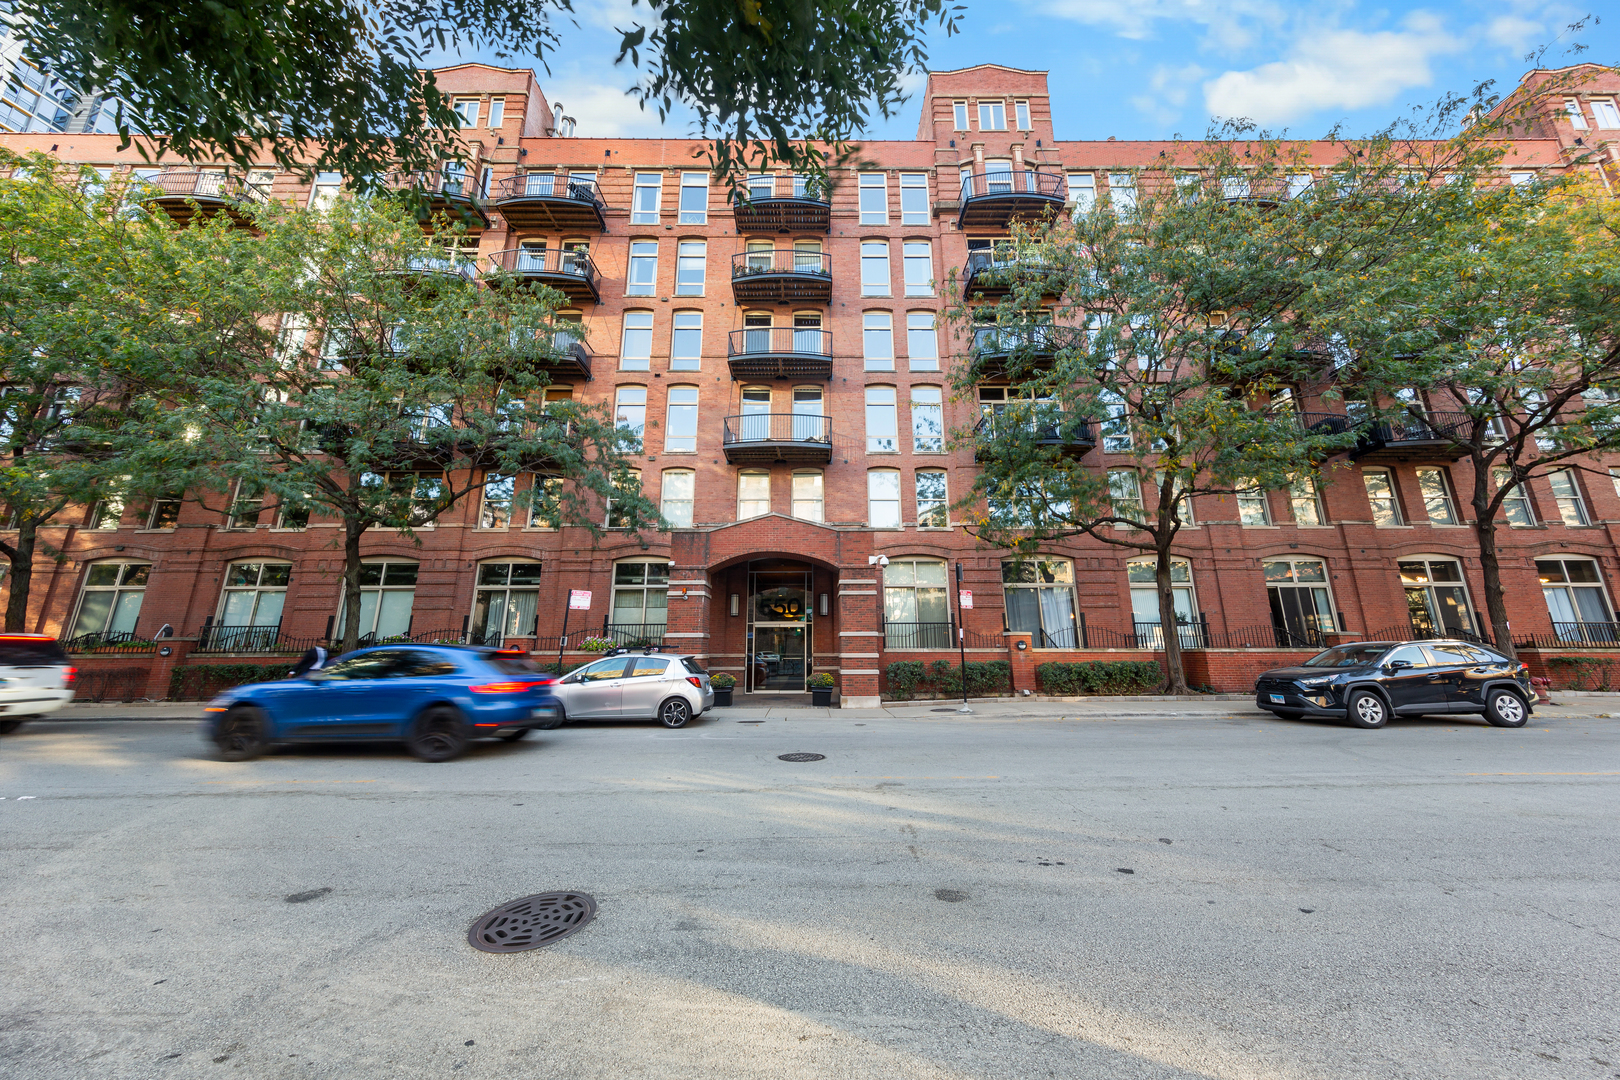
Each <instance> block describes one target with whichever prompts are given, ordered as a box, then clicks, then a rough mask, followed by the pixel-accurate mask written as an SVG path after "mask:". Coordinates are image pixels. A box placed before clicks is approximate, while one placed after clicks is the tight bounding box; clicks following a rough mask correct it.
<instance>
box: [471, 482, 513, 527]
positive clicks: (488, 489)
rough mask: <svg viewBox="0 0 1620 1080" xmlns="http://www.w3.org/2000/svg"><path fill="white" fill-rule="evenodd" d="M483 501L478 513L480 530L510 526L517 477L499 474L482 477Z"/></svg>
mask: <svg viewBox="0 0 1620 1080" xmlns="http://www.w3.org/2000/svg"><path fill="white" fill-rule="evenodd" d="M483 494H484V500H483V503H484V504H483V506H482V507H481V508H480V509H479V512H478V527H479V528H480V529H504V528H506V527H507V526H509V525H511V524H512V500H513V498H515V497H516V495H517V477H515V476H503V475H501V474H500V473H486V474H485V475H484V493H483Z"/></svg>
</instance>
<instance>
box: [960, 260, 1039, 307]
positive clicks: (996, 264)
mask: <svg viewBox="0 0 1620 1080" xmlns="http://www.w3.org/2000/svg"><path fill="white" fill-rule="evenodd" d="M1055 270H1056V267H1055V266H1053V265H1052V263H1050V262H1048V261H1047V260H1046V259H1044V258H1042V257H1041V256H1040V255H1037V254H1032V253H1025V254H1023V255H1019V254H1017V253H1015V252H1013V251H973V252H969V253H968V260H967V265H966V266H965V267H964V268H963V272H962V295H963V296H965V297H971V296H973V295H974V294H978V295H980V296H1003V295H1005V294H1006V293H1008V292H1010V291H1012V288H1013V287H1014V286H1015V285H1017V284H1019V283H1020V282H1021V281H1025V280H1028V279H1030V278H1036V279H1038V280H1039V281H1040V282H1041V284H1042V292H1043V294H1044V295H1047V296H1055V295H1056V294H1057V290H1058V287H1059V284H1060V283H1059V281H1058V278H1057V275H1056V274H1055Z"/></svg>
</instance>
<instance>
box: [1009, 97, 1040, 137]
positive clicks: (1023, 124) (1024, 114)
mask: <svg viewBox="0 0 1620 1080" xmlns="http://www.w3.org/2000/svg"><path fill="white" fill-rule="evenodd" d="M1013 111H1014V113H1015V114H1016V116H1017V120H1018V130H1019V131H1034V130H1035V127H1034V125H1033V124H1031V123H1030V122H1029V102H1027V101H1015V102H1013Z"/></svg>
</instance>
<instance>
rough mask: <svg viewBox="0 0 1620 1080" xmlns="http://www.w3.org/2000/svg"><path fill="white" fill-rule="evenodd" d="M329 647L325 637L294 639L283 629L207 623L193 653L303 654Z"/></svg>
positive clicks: (199, 633)
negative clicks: (317, 647)
mask: <svg viewBox="0 0 1620 1080" xmlns="http://www.w3.org/2000/svg"><path fill="white" fill-rule="evenodd" d="M317 645H319V646H321V647H322V648H325V647H327V645H328V641H327V639H326V637H325V636H323V635H316V636H314V637H293V636H291V635H289V634H284V633H282V630H281V625H280V624H279V623H278V624H277V625H275V626H229V625H226V624H224V623H214V622H207V623H204V624H203V628H202V629H201V630H199V631H197V646H196V648H194V649H192V650H191V651H192V652H194V653H302V652H305V651H306V650H308V649H311V648H314V647H315V646H317Z"/></svg>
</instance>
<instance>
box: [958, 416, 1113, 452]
mask: <svg viewBox="0 0 1620 1080" xmlns="http://www.w3.org/2000/svg"><path fill="white" fill-rule="evenodd" d="M973 434H974V437H975V439H976V441H977V444H978V445H977V447H976V449H975V455H976V456H978V457H979V458H980V459H981V460H982V459H983V458H984V457H986V456H987V455H989V454H994V453H996V449H995V445H994V440H996V439H1012V438H1016V439H1020V440H1023V439H1029V440H1031V441H1033V442H1034V443H1036V444H1037V445H1039V446H1053V447H1057V448H1059V449H1060V450H1061V451H1062V452H1063V453H1065V454H1068V455H1071V456H1074V457H1079V456H1081V455H1083V454H1086V453H1088V452H1090V451H1091V450H1092V449H1093V448H1094V447H1096V445H1097V429H1096V428H1095V426H1093V425H1092V424H1091V422H1090V421H1087V420H1079V419H1075V418H1073V417H1064V416H1053V415H1051V413H1050V412H1048V411H1045V410H1043V411H1041V412H1038V413H1035V414H1033V415H1032V414H1030V413H1027V412H1025V411H1023V410H1019V409H1006V410H1003V411H1002V412H999V413H991V414H989V415H988V416H985V417H983V418H981V419H980V420H979V422H978V424H977V425H975V426H974V428H973Z"/></svg>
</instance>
